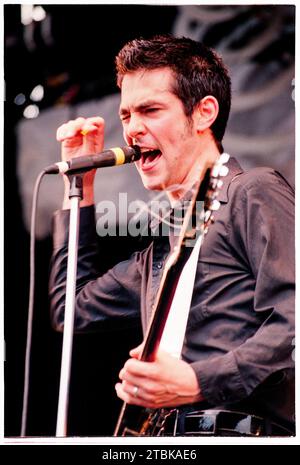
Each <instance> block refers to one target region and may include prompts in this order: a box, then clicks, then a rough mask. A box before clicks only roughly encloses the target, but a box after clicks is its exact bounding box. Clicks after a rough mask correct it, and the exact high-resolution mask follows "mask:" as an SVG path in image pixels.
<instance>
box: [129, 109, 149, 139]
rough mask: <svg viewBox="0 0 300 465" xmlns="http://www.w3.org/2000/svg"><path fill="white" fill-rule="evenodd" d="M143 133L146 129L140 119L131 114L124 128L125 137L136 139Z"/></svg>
mask: <svg viewBox="0 0 300 465" xmlns="http://www.w3.org/2000/svg"><path fill="white" fill-rule="evenodd" d="M145 132H146V127H145V124H144V122H143V120H142V118H140V117H139V116H137V115H134V114H132V115H131V116H130V121H129V123H128V126H127V128H126V135H127V136H128V137H130V139H136V138H137V137H138V136H141V135H143V134H145Z"/></svg>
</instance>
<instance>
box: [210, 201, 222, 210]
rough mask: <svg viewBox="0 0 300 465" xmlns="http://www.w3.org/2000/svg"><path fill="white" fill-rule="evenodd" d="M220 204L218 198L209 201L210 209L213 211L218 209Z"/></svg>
mask: <svg viewBox="0 0 300 465" xmlns="http://www.w3.org/2000/svg"><path fill="white" fill-rule="evenodd" d="M220 206H221V204H220V202H219V200H213V202H212V203H211V206H210V209H211V210H213V211H216V210H219V208H220Z"/></svg>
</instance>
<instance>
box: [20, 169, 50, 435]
mask: <svg viewBox="0 0 300 465" xmlns="http://www.w3.org/2000/svg"><path fill="white" fill-rule="evenodd" d="M45 174H47V173H46V171H45V170H44V171H41V172H40V174H39V175H38V177H37V179H36V181H35V185H34V190H33V198H32V208H31V224H30V264H29V268H30V278H29V301H28V317H27V339H26V351H25V368H24V389H23V408H22V425H21V437H25V436H26V425H27V414H28V394H29V377H30V354H31V342H32V322H33V309H34V288H35V281H34V278H35V230H36V210H37V200H38V193H39V188H40V185H41V181H42V179H43V177H44V176H45Z"/></svg>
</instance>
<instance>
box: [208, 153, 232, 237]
mask: <svg viewBox="0 0 300 465" xmlns="http://www.w3.org/2000/svg"><path fill="white" fill-rule="evenodd" d="M229 158H230V156H229V155H228V153H222V154H221V155H220V157H219V158H218V160H217V161H216V163H215V164H214V166H213V167H212V169H211V172H210V180H209V185H208V188H207V191H206V195H205V200H204V218H203V228H204V231H203V232H204V234H206V233H207V231H208V227H209V225H210V224H211V223H213V222H214V216H213V212H215V211H217V210H219V208H220V202H219V201H218V200H217V197H218V194H219V191H220V188H221V187H222V185H223V181H222V179H221V178H223V177H225V176H226V175H227V174H228V167H227V166H226V163H227V162H228V160H229Z"/></svg>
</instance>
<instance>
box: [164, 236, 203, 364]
mask: <svg viewBox="0 0 300 465" xmlns="http://www.w3.org/2000/svg"><path fill="white" fill-rule="evenodd" d="M202 240H203V234H200V237H199V238H198V239H197V241H196V244H195V245H194V248H193V251H192V253H191V255H190V256H189V258H188V260H187V262H186V264H185V265H184V267H183V270H182V272H181V275H180V278H179V281H178V284H177V287H176V291H175V294H174V297H173V301H172V305H171V308H170V311H169V315H168V318H167V321H166V325H165V328H164V331H163V335H162V339H161V341H160V345H159V347H160V349H163V350H164V351H166V352H168V353H169V354H170V355H172V356H173V357H176V358H180V357H181V352H182V347H183V343H184V336H185V332H186V326H187V321H188V316H189V311H190V307H191V301H192V295H193V290H194V284H195V277H196V271H197V263H198V257H199V253H200V247H201V244H202Z"/></svg>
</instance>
